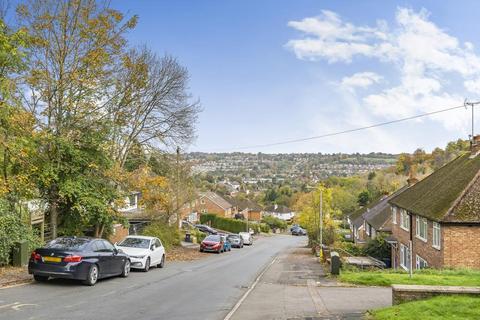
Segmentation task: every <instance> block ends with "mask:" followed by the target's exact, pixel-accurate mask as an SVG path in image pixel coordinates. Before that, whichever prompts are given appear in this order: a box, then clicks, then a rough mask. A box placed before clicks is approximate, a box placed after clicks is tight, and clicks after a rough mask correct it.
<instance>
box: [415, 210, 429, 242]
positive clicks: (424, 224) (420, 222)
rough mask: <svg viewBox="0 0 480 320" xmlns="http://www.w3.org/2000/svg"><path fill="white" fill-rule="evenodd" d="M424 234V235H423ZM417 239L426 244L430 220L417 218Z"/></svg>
mask: <svg viewBox="0 0 480 320" xmlns="http://www.w3.org/2000/svg"><path fill="white" fill-rule="evenodd" d="M422 229H423V230H422ZM422 231H423V232H422ZM422 233H424V234H423V235H422ZM415 237H417V238H418V239H420V240H422V241H424V242H427V237H428V220H427V219H426V218H423V217H419V216H416V217H415Z"/></svg>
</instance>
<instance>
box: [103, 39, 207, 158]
mask: <svg viewBox="0 0 480 320" xmlns="http://www.w3.org/2000/svg"><path fill="white" fill-rule="evenodd" d="M188 80H189V75H188V71H187V69H186V68H185V67H183V66H181V65H180V64H179V63H178V61H177V60H176V59H175V58H174V57H172V56H169V55H165V56H162V57H159V56H157V55H156V54H154V53H153V52H152V51H150V50H149V49H147V48H145V47H142V48H139V49H131V50H130V51H129V52H128V53H127V54H125V55H124V56H123V57H122V62H121V68H120V72H119V73H118V75H117V79H116V82H115V90H114V91H113V92H112V93H111V99H110V101H109V103H108V115H109V117H110V120H111V124H112V131H111V141H112V144H111V146H112V156H113V158H114V159H115V160H116V162H117V163H118V164H119V165H120V167H124V165H125V163H126V161H127V159H128V156H129V153H130V152H131V151H132V150H134V149H135V148H136V147H138V146H141V147H143V148H144V149H145V150H151V149H155V148H158V147H161V146H166V145H167V146H168V145H172V144H176V145H182V144H185V143H188V142H191V140H192V139H193V137H194V125H195V123H196V119H197V115H198V112H199V111H200V104H199V102H198V101H196V100H192V97H191V95H190V93H189V92H188Z"/></svg>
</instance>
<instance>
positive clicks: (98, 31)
mask: <svg viewBox="0 0 480 320" xmlns="http://www.w3.org/2000/svg"><path fill="white" fill-rule="evenodd" d="M17 16H18V23H19V26H20V28H21V30H25V32H27V33H28V36H29V39H30V46H29V47H28V54H29V56H30V60H29V64H28V68H27V70H26V72H25V75H24V79H25V82H24V86H23V88H22V90H21V92H22V93H25V95H24V97H23V98H24V99H23V101H24V106H25V108H26V109H27V110H29V111H30V112H31V114H32V116H34V117H35V119H36V125H37V127H38V130H39V134H38V136H37V137H36V139H35V140H36V145H37V150H38V154H39V155H40V157H39V159H38V160H39V161H38V164H39V165H40V167H41V170H39V172H38V175H37V179H38V188H39V191H40V193H41V195H42V197H43V199H44V200H45V201H46V202H47V203H48V208H49V212H48V213H49V217H50V224H51V231H52V236H53V237H56V236H57V232H58V231H57V229H58V224H59V221H60V222H62V221H63V222H65V223H66V224H68V225H66V227H68V228H69V229H70V225H71V224H72V221H75V222H76V221H79V222H85V223H88V224H94V225H95V226H96V227H95V231H96V232H95V233H96V235H97V236H99V235H101V234H102V231H103V230H104V229H105V228H104V227H105V226H106V225H108V224H109V223H110V222H111V221H112V215H111V213H112V208H111V206H110V203H111V202H112V201H113V200H114V198H115V190H114V189H115V187H114V186H112V184H111V183H109V182H108V180H109V179H108V176H107V172H108V170H109V168H110V167H111V166H112V163H111V162H110V161H108V159H107V158H106V157H105V152H106V147H107V146H106V145H105V141H108V140H107V139H106V138H107V137H108V135H109V133H110V132H109V127H108V126H107V123H106V122H105V106H106V105H107V104H108V101H105V99H104V97H108V92H109V91H110V88H111V85H112V82H113V75H114V72H115V70H116V68H117V62H118V60H119V59H120V58H121V56H122V54H123V52H124V48H125V45H126V41H125V38H124V34H125V32H126V31H127V30H128V29H131V28H133V27H134V26H135V24H136V17H133V18H131V19H129V20H126V21H125V19H124V17H123V15H122V14H121V13H120V12H118V11H116V10H113V9H111V8H109V7H108V6H107V5H106V4H105V5H103V4H98V3H97V2H96V1H94V0H66V1H54V0H32V1H29V2H27V3H26V4H21V5H19V6H18V8H17ZM62 215H64V218H65V219H63V220H62V219H60V218H62V217H61V216H62ZM67 215H68V219H67ZM73 217H75V219H73ZM67 222H68V223H67Z"/></svg>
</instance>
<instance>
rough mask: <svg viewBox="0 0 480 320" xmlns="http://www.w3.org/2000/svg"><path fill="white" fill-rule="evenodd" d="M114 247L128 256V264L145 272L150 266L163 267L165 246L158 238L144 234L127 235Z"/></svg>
mask: <svg viewBox="0 0 480 320" xmlns="http://www.w3.org/2000/svg"><path fill="white" fill-rule="evenodd" d="M115 247H117V249H120V250H122V251H123V252H124V253H126V254H127V255H128V256H129V257H130V266H131V268H135V269H142V270H143V271H145V272H147V271H148V270H149V269H150V267H151V266H157V267H158V268H163V266H164V265H165V248H164V247H163V245H162V242H161V241H160V239H158V238H155V237H146V236H128V237H126V238H125V239H123V241H121V242H119V243H116V244H115Z"/></svg>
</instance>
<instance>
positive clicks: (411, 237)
mask: <svg viewBox="0 0 480 320" xmlns="http://www.w3.org/2000/svg"><path fill="white" fill-rule="evenodd" d="M409 218H410V242H409V255H410V266H409V270H408V272H409V274H410V278H412V276H413V230H412V229H413V215H412V214H411V213H410V214H409Z"/></svg>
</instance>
